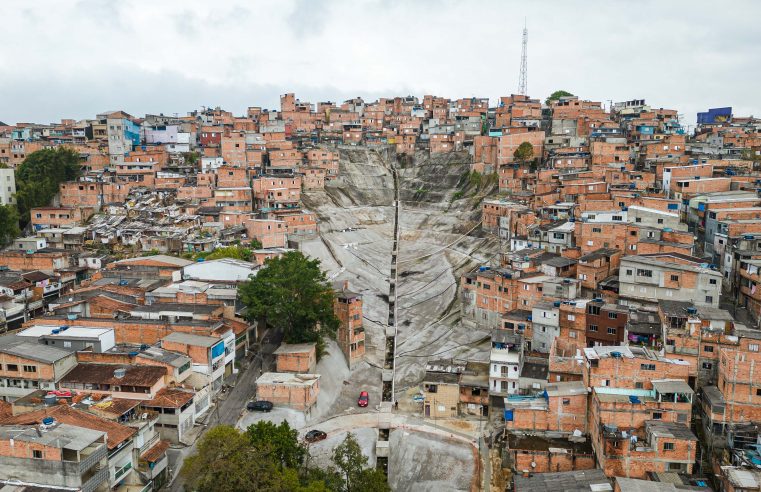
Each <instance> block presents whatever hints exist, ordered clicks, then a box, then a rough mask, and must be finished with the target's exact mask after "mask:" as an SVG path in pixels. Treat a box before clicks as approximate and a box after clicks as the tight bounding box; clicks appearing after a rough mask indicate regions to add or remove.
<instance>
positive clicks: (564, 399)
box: [563, 398, 571, 405]
mask: <svg viewBox="0 0 761 492" xmlns="http://www.w3.org/2000/svg"><path fill="white" fill-rule="evenodd" d="M570 404H571V399H570V398H563V405H570Z"/></svg>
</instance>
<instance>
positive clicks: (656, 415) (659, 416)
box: [653, 412, 663, 420]
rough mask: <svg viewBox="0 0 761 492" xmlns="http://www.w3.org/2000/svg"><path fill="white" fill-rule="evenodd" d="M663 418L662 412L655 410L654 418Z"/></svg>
mask: <svg viewBox="0 0 761 492" xmlns="http://www.w3.org/2000/svg"><path fill="white" fill-rule="evenodd" d="M662 418H663V414H662V413H661V412H653V420H661V419H662Z"/></svg>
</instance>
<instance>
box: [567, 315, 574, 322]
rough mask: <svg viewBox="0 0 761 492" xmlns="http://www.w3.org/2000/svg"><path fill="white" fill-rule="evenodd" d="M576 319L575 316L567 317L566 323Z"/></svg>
mask: <svg viewBox="0 0 761 492" xmlns="http://www.w3.org/2000/svg"><path fill="white" fill-rule="evenodd" d="M575 319H576V316H575V315H573V314H569V315H568V321H574V320H575Z"/></svg>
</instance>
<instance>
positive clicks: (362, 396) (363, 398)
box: [357, 391, 370, 407]
mask: <svg viewBox="0 0 761 492" xmlns="http://www.w3.org/2000/svg"><path fill="white" fill-rule="evenodd" d="M368 403H370V396H369V395H368V394H367V391H360V393H359V398H358V399H357V405H359V406H360V407H366V406H367V404H368Z"/></svg>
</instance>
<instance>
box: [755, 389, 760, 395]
mask: <svg viewBox="0 0 761 492" xmlns="http://www.w3.org/2000/svg"><path fill="white" fill-rule="evenodd" d="M756 396H761V388H756Z"/></svg>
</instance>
